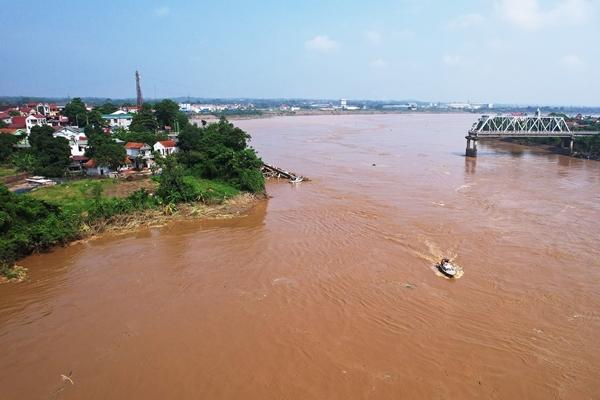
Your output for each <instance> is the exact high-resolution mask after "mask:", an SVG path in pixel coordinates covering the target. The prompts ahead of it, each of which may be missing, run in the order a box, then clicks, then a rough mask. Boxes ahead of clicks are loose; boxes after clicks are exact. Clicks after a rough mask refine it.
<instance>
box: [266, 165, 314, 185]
mask: <svg viewBox="0 0 600 400" xmlns="http://www.w3.org/2000/svg"><path fill="white" fill-rule="evenodd" d="M262 173H263V175H264V176H265V178H267V179H269V178H270V179H289V180H292V181H293V180H296V179H298V178H302V180H305V181H308V179H307V178H306V177H304V176H300V175H297V174H295V173H293V172H290V171H286V170H284V169H281V168H278V167H275V166H273V165H270V164H266V163H263V166H262Z"/></svg>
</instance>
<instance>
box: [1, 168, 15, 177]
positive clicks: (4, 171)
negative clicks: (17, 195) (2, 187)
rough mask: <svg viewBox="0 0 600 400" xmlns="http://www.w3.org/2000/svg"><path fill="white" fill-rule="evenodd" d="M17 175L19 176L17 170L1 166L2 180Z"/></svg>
mask: <svg viewBox="0 0 600 400" xmlns="http://www.w3.org/2000/svg"><path fill="white" fill-rule="evenodd" d="M16 174H17V170H16V169H14V168H10V167H2V166H0V178H2V177H5V176H12V175H16Z"/></svg>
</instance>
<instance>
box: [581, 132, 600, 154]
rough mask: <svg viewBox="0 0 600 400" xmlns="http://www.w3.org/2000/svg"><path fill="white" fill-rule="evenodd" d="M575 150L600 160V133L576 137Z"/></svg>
mask: <svg viewBox="0 0 600 400" xmlns="http://www.w3.org/2000/svg"><path fill="white" fill-rule="evenodd" d="M575 151H579V152H581V153H583V154H584V155H586V156H589V157H591V158H594V159H597V160H600V134H598V135H594V136H586V137H578V138H576V139H575Z"/></svg>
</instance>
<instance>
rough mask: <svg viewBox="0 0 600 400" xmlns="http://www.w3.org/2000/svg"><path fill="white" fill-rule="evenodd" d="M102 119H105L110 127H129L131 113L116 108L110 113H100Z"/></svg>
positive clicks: (131, 117) (131, 118)
mask: <svg viewBox="0 0 600 400" xmlns="http://www.w3.org/2000/svg"><path fill="white" fill-rule="evenodd" d="M102 119H104V120H106V121H107V122H108V125H109V126H110V127H111V128H123V129H129V125H131V121H132V120H133V115H132V114H130V113H128V112H125V111H123V110H118V111H115V112H114V113H112V114H104V115H102Z"/></svg>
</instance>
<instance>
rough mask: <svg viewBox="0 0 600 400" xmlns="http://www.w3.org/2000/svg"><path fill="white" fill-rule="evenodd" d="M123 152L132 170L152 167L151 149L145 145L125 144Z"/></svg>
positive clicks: (136, 143)
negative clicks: (125, 153)
mask: <svg viewBox="0 0 600 400" xmlns="http://www.w3.org/2000/svg"><path fill="white" fill-rule="evenodd" d="M125 151H126V152H127V157H129V159H130V160H131V162H132V163H133V166H134V168H137V169H142V168H150V167H152V166H153V165H154V156H153V155H152V147H150V145H148V144H146V143H138V142H127V143H126V144H125Z"/></svg>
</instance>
